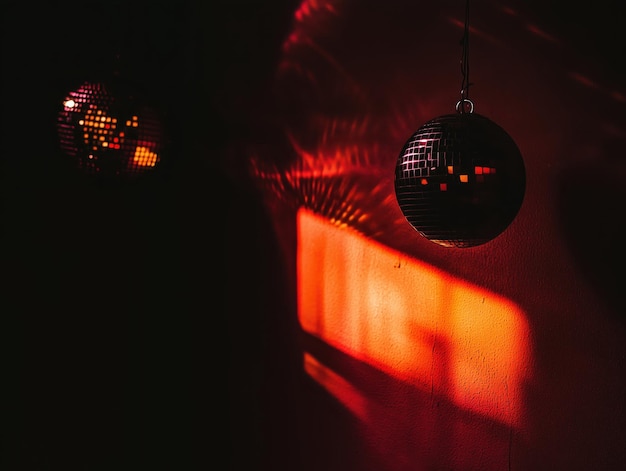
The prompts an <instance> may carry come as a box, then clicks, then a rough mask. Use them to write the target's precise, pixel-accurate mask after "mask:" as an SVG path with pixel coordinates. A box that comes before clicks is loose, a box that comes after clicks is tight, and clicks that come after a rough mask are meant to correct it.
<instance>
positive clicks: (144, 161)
mask: <svg viewBox="0 0 626 471" xmlns="http://www.w3.org/2000/svg"><path fill="white" fill-rule="evenodd" d="M57 129H58V137H59V142H60V147H61V149H62V150H63V151H64V152H65V153H66V154H67V155H68V156H69V157H71V158H72V159H73V163H74V164H75V166H76V168H78V169H79V170H80V171H82V172H83V173H85V174H88V175H94V176H101V177H113V178H116V177H118V178H134V177H137V176H140V175H144V174H148V173H152V172H154V170H155V169H156V168H157V167H158V166H159V165H160V164H161V161H162V158H163V156H162V153H163V148H162V147H163V130H162V126H161V121H160V119H159V117H158V115H157V113H156V112H155V110H154V109H152V108H151V107H149V106H147V105H145V104H144V103H141V102H139V101H138V100H137V99H136V97H135V95H134V94H133V93H132V92H131V91H129V90H127V89H125V88H123V87H114V86H111V85H109V84H104V83H89V82H85V83H84V84H83V85H82V86H80V87H79V88H77V89H76V90H73V91H71V92H69V93H68V94H67V96H66V97H65V99H64V100H63V103H62V109H61V111H60V112H59V114H58V122H57Z"/></svg>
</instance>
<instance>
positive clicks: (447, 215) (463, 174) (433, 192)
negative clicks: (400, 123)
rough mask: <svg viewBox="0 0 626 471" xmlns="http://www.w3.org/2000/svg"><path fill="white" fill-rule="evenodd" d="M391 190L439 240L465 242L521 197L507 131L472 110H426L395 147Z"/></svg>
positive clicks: (522, 175)
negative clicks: (428, 116) (429, 114)
mask: <svg viewBox="0 0 626 471" xmlns="http://www.w3.org/2000/svg"><path fill="white" fill-rule="evenodd" d="M394 185H395V192H396V198H397V201H398V204H399V206H400V209H401V210H402V213H403V214H404V216H405V218H406V219H407V221H408V222H409V223H410V224H411V225H412V226H413V228H415V229H416V230H417V231H418V232H419V233H420V234H421V235H423V236H424V237H426V238H427V239H429V240H431V241H432V242H435V243H437V244H439V245H442V246H444V247H461V248H465V247H473V246H477V245H481V244H484V243H486V242H488V241H490V240H492V239H494V238H495V237H497V236H498V235H499V234H501V233H502V232H503V231H504V230H505V229H506V228H507V227H508V226H509V225H510V223H511V222H512V221H513V219H515V216H516V215H517V213H518V211H519V209H520V207H521V205H522V201H523V199H524V193H525V188H526V172H525V167H524V161H523V159H522V156H521V154H520V151H519V149H518V147H517V145H516V144H515V142H514V141H513V139H512V138H511V137H510V136H509V135H508V134H507V133H506V132H505V131H504V130H503V129H502V128H501V127H500V126H498V125H497V124H495V123H494V122H493V121H491V120H489V119H488V118H485V117H484V116H481V115H479V114H476V113H473V112H472V113H458V112H457V113H456V114H449V115H444V116H440V117H437V118H434V119H432V120H430V121H428V122H426V123H425V124H424V125H422V126H421V127H420V128H419V129H418V130H417V131H415V132H414V133H413V135H411V137H410V138H409V139H408V140H407V142H406V143H405V144H404V147H403V148H402V151H401V152H400V155H399V157H398V160H397V163H396V171H395V184H394Z"/></svg>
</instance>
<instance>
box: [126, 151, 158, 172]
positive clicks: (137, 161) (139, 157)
mask: <svg viewBox="0 0 626 471" xmlns="http://www.w3.org/2000/svg"><path fill="white" fill-rule="evenodd" d="M157 160H158V155H157V154H156V153H155V152H152V151H151V150H150V149H148V148H147V147H144V146H137V148H136V149H135V155H134V156H133V161H132V162H133V164H134V165H138V166H140V167H154V166H155V165H156V163H157Z"/></svg>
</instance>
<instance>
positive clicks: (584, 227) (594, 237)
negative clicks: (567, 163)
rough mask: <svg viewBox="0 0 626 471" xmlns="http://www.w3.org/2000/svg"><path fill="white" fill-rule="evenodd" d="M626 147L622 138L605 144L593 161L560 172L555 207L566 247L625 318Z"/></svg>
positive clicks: (600, 292)
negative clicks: (625, 208) (623, 281)
mask: <svg viewBox="0 0 626 471" xmlns="http://www.w3.org/2000/svg"><path fill="white" fill-rule="evenodd" d="M625 152H626V148H625V147H624V142H623V140H621V141H613V143H612V145H607V146H604V147H603V149H602V155H597V156H595V158H594V159H593V161H591V160H589V161H586V162H580V163H578V164H574V165H572V166H571V167H570V168H568V169H566V170H565V171H563V172H561V173H560V174H559V180H558V186H559V191H558V197H559V199H558V201H557V204H558V208H559V215H560V218H561V219H560V221H559V222H560V225H561V229H562V231H563V235H564V239H565V240H566V243H567V247H568V248H569V250H570V251H571V252H572V254H573V256H574V259H575V260H576V262H577V263H578V265H579V267H580V269H581V272H582V273H583V276H585V277H586V278H587V280H588V281H589V283H590V284H591V285H592V286H593V287H594V289H595V290H596V291H597V292H598V294H599V295H600V297H601V299H603V300H604V301H605V302H606V303H608V305H610V306H613V307H614V308H615V309H614V311H615V312H616V313H619V314H618V315H620V316H621V317H620V319H619V320H620V321H621V322H626V298H625V297H624V290H623V283H622V281H621V280H622V279H623V273H622V272H623V269H624V266H626V247H625V246H624V240H626V211H624V208H623V205H624V202H626V186H624V182H625V181H626V160H625V158H624V156H625Z"/></svg>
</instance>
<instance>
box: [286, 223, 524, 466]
mask: <svg viewBox="0 0 626 471" xmlns="http://www.w3.org/2000/svg"><path fill="white" fill-rule="evenodd" d="M297 271H298V277H297V278H298V317H299V320H300V324H301V327H302V330H303V332H304V336H303V339H304V340H303V347H304V351H305V353H304V370H305V371H306V372H307V373H308V374H309V375H310V376H311V377H313V378H314V379H315V380H316V381H317V382H319V383H320V384H321V385H322V386H323V387H324V388H326V390H327V391H328V392H330V393H331V394H332V395H333V396H335V397H336V398H337V399H338V400H339V401H340V402H341V403H342V404H343V405H344V406H345V407H346V408H347V409H348V410H349V411H350V412H351V413H352V414H353V415H354V416H355V417H356V418H357V419H358V420H359V421H360V423H361V425H362V427H361V429H362V432H363V434H364V438H365V440H366V442H367V443H369V446H370V449H371V450H372V452H373V453H374V454H376V458H377V459H379V460H382V462H384V469H389V470H404V469H411V470H421V469H424V470H428V469H447V468H448V467H449V468H451V469H481V470H494V471H495V470H498V469H503V468H506V465H507V462H508V460H509V456H510V453H511V448H512V446H513V445H512V442H513V435H514V434H515V438H516V439H515V447H516V448H517V447H519V446H523V443H524V435H525V432H526V430H525V424H524V394H525V393H524V391H525V387H526V383H527V381H529V380H530V379H531V376H532V372H531V370H530V364H531V363H532V359H531V352H530V344H531V340H530V337H529V335H530V332H529V330H528V325H527V321H526V319H525V315H524V312H523V311H522V310H521V309H520V308H519V307H518V306H516V305H515V304H514V303H512V302H511V301H509V300H507V299H505V298H502V297H500V296H498V295H495V294H493V293H491V292H489V291H487V290H485V289H482V288H480V287H477V286H473V285H471V284H469V283H467V282H464V281H462V280H459V279H457V278H455V277H453V276H451V275H449V274H447V273H445V272H443V271H440V270H438V269H436V268H434V267H432V266H430V265H427V264H425V263H422V262H420V261H417V260H414V259H411V258H409V257H407V256H406V255H404V254H402V253H400V252H396V251H394V250H392V249H390V248H387V247H385V246H383V245H381V244H378V243H376V242H374V241H372V240H369V239H367V238H365V237H363V236H362V235H360V234H358V233H356V232H355V231H354V230H353V229H350V228H339V227H336V226H335V225H333V224H331V223H330V222H328V221H327V220H325V219H324V218H321V217H319V216H316V215H314V214H312V213H310V212H308V211H300V213H299V215H298V268H297ZM416 466H417V467H416ZM420 466H421V467H420Z"/></svg>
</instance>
